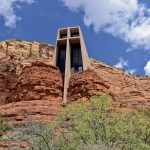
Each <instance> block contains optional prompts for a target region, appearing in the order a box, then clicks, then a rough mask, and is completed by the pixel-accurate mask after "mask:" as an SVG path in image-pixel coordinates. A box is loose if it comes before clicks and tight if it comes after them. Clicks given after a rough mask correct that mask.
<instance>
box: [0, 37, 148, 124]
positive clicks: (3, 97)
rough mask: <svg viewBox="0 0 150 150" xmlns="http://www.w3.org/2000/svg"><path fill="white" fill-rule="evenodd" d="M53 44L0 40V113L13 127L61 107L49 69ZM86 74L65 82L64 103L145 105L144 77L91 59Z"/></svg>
mask: <svg viewBox="0 0 150 150" xmlns="http://www.w3.org/2000/svg"><path fill="white" fill-rule="evenodd" d="M53 54H54V46H52V45H49V44H46V43H38V42H33V43H32V42H25V41H17V40H10V41H4V42H0V114H1V115H2V116H3V117H5V118H6V119H7V120H8V121H9V122H11V123H13V124H18V123H25V122H26V121H27V120H28V119H30V118H32V119H35V120H37V121H51V120H52V119H53V118H54V117H55V116H57V115H58V113H59V112H60V111H61V108H62V105H63V104H62V95H63V79H62V76H61V73H60V71H59V69H58V68H57V67H55V66H53V65H52V62H53ZM91 65H92V69H91V70H86V71H84V72H79V73H75V74H74V75H72V77H71V78H70V83H69V88H68V101H69V102H77V101H78V100H80V99H82V100H84V101H86V100H87V99H88V98H89V97H90V96H92V95H106V96H108V98H110V99H112V100H113V106H114V107H117V108H134V107H144V108H145V107H150V84H149V83H150V77H137V76H133V75H129V74H127V73H125V72H124V71H122V70H120V69H117V68H114V67H111V66H109V65H106V64H104V63H101V62H98V61H96V60H94V59H91Z"/></svg>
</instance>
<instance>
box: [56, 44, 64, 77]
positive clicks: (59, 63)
mask: <svg viewBox="0 0 150 150" xmlns="http://www.w3.org/2000/svg"><path fill="white" fill-rule="evenodd" d="M65 63H66V45H60V46H59V47H58V57H57V66H58V67H59V69H60V71H61V73H62V74H63V75H64V73H65Z"/></svg>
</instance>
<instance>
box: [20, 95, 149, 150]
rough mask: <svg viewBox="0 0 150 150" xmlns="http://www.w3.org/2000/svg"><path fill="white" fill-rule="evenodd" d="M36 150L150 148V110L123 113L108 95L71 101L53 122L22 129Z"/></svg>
mask: <svg viewBox="0 0 150 150" xmlns="http://www.w3.org/2000/svg"><path fill="white" fill-rule="evenodd" d="M21 133H22V136H19V137H22V138H23V139H22V140H24V141H27V142H28V143H29V145H30V147H31V149H33V150H150V110H133V111H130V112H126V113H120V112H118V111H116V110H115V109H113V108H112V107H111V102H110V101H109V100H107V99H106V98H105V97H101V96H95V97H92V98H91V99H90V101H89V102H88V103H86V104H85V103H84V104H82V103H80V104H76V105H71V104H70V105H68V106H67V107H66V108H65V110H64V111H63V112H62V114H61V115H60V116H59V117H58V118H57V119H56V120H55V121H54V123H53V124H51V125H49V124H41V123H33V122H32V121H30V122H29V124H28V125H27V127H26V128H25V129H24V130H22V131H21V132H20V134H21Z"/></svg>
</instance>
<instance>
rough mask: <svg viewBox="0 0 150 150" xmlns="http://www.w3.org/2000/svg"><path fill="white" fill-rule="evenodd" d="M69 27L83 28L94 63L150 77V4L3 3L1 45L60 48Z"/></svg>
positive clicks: (141, 0) (84, 0)
mask: <svg viewBox="0 0 150 150" xmlns="http://www.w3.org/2000/svg"><path fill="white" fill-rule="evenodd" d="M67 26H80V27H81V29H82V32H83V35H84V39H85V42H86V46H87V49H88V53H89V56H90V57H93V58H95V59H97V60H99V61H103V62H105V63H107V64H110V65H112V66H114V65H115V66H116V67H119V68H122V69H124V70H126V71H128V72H130V73H134V74H138V75H145V74H146V75H150V1H149V0H107V1H106V0H74V1H73V0H0V41H3V40H7V39H14V38H15V39H22V40H26V41H40V42H48V43H50V44H55V40H56V34H57V30H58V28H61V27H67Z"/></svg>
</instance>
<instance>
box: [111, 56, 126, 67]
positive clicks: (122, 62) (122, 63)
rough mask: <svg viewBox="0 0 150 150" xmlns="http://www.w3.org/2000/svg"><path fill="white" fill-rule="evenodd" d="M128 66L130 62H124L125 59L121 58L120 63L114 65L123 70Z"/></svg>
mask: <svg viewBox="0 0 150 150" xmlns="http://www.w3.org/2000/svg"><path fill="white" fill-rule="evenodd" d="M127 66H128V61H127V60H124V59H123V58H121V57H120V58H119V62H118V63H117V64H116V65H114V67H116V68H121V69H123V68H124V67H127Z"/></svg>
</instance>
